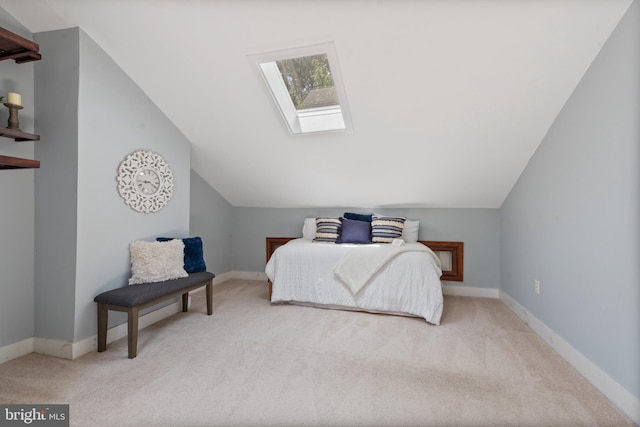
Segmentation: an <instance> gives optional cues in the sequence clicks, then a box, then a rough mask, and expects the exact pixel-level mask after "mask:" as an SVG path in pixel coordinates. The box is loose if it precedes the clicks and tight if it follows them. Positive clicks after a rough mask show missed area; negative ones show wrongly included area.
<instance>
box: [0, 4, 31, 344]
mask: <svg viewBox="0 0 640 427" xmlns="http://www.w3.org/2000/svg"><path fill="white" fill-rule="evenodd" d="M0 27H3V28H6V29H7V30H10V31H13V32H15V33H17V34H19V35H21V36H23V37H25V38H28V39H31V33H29V32H28V31H27V30H26V29H25V28H24V27H23V26H22V25H20V24H19V23H18V22H17V21H15V20H14V19H13V18H12V17H11V16H10V15H9V14H7V13H6V12H5V11H4V10H3V9H0ZM10 91H11V92H17V93H20V94H21V95H22V104H23V105H24V109H23V110H20V113H19V119H20V128H21V129H22V130H24V131H25V132H30V133H37V129H34V119H33V117H34V105H35V104H34V99H33V98H34V95H33V63H27V64H16V63H15V62H14V61H12V60H7V61H0V95H1V96H5V97H6V93H7V92H10ZM8 117H9V113H8V110H7V109H6V108H5V107H4V106H0V126H2V127H6V126H7V119H8ZM34 144H39V142H38V143H34V142H15V141H14V140H12V139H8V138H0V155H3V156H12V157H21V158H27V159H33V158H34ZM36 173H38V172H37V170H34V169H24V170H5V171H0V207H1V208H0V236H2V237H1V238H0V347H3V346H5V345H9V344H12V343H14V342H18V341H22V340H24V339H27V338H31V337H33V334H34V328H35V326H34V306H33V298H34V293H35V284H34V270H33V268H34V255H33V254H34V246H33V245H34V243H33V240H34V229H33V223H34V215H35V213H34V212H35V211H34V210H35V207H34V188H33V186H34V177H35V174H36ZM9 326H10V327H9Z"/></svg>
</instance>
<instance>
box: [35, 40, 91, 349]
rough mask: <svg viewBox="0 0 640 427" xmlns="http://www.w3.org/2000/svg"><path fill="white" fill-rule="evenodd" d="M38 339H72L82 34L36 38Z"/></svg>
mask: <svg viewBox="0 0 640 427" xmlns="http://www.w3.org/2000/svg"><path fill="white" fill-rule="evenodd" d="M34 40H35V41H36V42H38V43H40V50H41V52H42V53H43V54H42V60H41V61H38V62H36V63H35V89H36V99H35V103H36V117H37V121H36V123H37V125H38V131H39V132H40V134H41V140H40V141H39V142H38V143H37V145H36V149H35V153H36V157H37V158H38V159H40V169H39V170H38V172H37V175H36V183H35V194H36V221H35V239H36V240H35V260H36V261H35V282H36V293H35V313H36V319H35V322H36V330H35V336H36V337H43V338H50V339H60V340H66V341H72V340H73V324H74V304H75V282H76V243H77V228H76V223H77V208H78V207H77V182H78V81H79V66H80V62H79V50H78V46H79V38H78V30H77V29H75V30H65V31H53V32H48V33H40V34H35V35H34Z"/></svg>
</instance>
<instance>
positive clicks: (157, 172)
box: [116, 150, 173, 213]
mask: <svg viewBox="0 0 640 427" xmlns="http://www.w3.org/2000/svg"><path fill="white" fill-rule="evenodd" d="M116 179H117V181H118V192H119V193H120V196H121V197H122V198H123V199H124V202H125V203H126V204H127V205H129V207H130V208H131V209H133V210H135V211H138V212H144V213H151V212H157V211H159V210H160V209H162V208H163V207H164V206H165V205H166V204H167V202H169V199H171V195H172V194H173V173H172V172H171V168H170V167H169V165H168V164H167V162H166V161H165V160H164V159H163V158H162V156H161V155H159V154H157V153H154V152H152V151H146V150H138V151H134V152H133V153H131V154H129V155H128V156H127V157H126V158H125V159H124V160H123V161H122V163H120V167H118V176H117V177H116Z"/></svg>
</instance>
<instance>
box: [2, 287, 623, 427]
mask: <svg viewBox="0 0 640 427" xmlns="http://www.w3.org/2000/svg"><path fill="white" fill-rule="evenodd" d="M214 306H215V311H214V313H213V315H212V316H206V315H205V314H204V312H205V309H204V294H203V293H197V294H195V295H194V297H193V307H192V308H191V311H190V312H188V313H180V314H177V315H175V316H172V317H171V318H168V319H165V320H163V321H162V322H159V323H157V324H155V325H152V326H150V327H148V328H147V329H144V330H142V331H141V332H140V336H139V341H138V357H137V358H136V359H133V360H130V359H128V358H127V348H126V347H127V342H126V338H125V339H122V340H119V341H117V342H114V343H111V344H110V345H109V347H108V349H107V351H106V352H104V353H91V354H87V355H85V356H83V357H81V358H79V359H76V360H74V361H70V360H63V359H58V358H54V357H49V356H43V355H38V354H29V355H26V356H23V357H20V358H18V359H15V360H12V361H9V362H7V363H5V364H2V365H0V402H3V403H32V404H43V403H44V404H47V403H48V404H54V403H68V404H70V418H71V425H72V426H89V425H91V426H93V425H95V426H141V425H149V426H254V425H256V426H257V425H260V426H304V425H325V426H431V425H434V426H446V425H452V426H453V425H456V426H476V425H477V426H485V425H486V426H488V425H505V426H506V425H508V426H518V425H520V426H538V425H541V426H542V425H546V426H577V425H585V426H624V425H633V423H632V422H631V421H630V420H629V419H627V418H626V417H625V416H624V415H622V414H621V413H620V412H619V411H618V410H617V409H616V408H615V407H614V406H613V405H612V404H611V403H610V402H609V401H608V400H607V399H606V398H605V397H604V396H603V395H602V394H601V393H600V392H598V391H597V390H596V389H595V388H594V387H592V386H591V385H590V384H589V383H588V382H587V381H586V380H585V379H584V378H583V377H582V376H581V375H580V374H578V373H577V372H576V371H575V370H574V369H573V368H572V367H571V366H570V365H568V364H567V363H566V362H565V361H564V360H563V359H562V358H561V357H560V356H559V355H558V354H557V353H555V352H554V351H553V350H552V349H551V348H550V347H548V346H547V345H546V344H545V343H544V342H543V341H542V340H541V339H540V338H539V337H538V336H537V335H536V334H535V333H534V332H532V331H531V330H530V329H529V328H528V327H527V326H526V325H524V324H523V323H522V322H521V321H520V320H519V319H518V318H517V317H516V316H515V315H514V314H513V313H512V312H511V311H510V310H509V309H508V308H507V307H506V306H504V305H503V304H502V303H501V302H500V301H498V300H492V299H482V298H464V297H451V296H448V297H446V298H445V310H444V316H443V322H442V325H440V326H433V325H429V324H427V323H425V322H424V320H420V319H415V318H405V317H397V316H386V315H375V314H367V313H358V312H346V311H337V310H324V309H317V308H309V307H300V306H294V305H271V304H270V303H269V302H268V288H267V285H266V283H265V282H248V281H237V280H234V281H228V282H225V283H222V284H220V285H218V286H216V287H215V291H214Z"/></svg>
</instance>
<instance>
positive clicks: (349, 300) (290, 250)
mask: <svg viewBox="0 0 640 427" xmlns="http://www.w3.org/2000/svg"><path fill="white" fill-rule="evenodd" d="M285 240H289V241H288V242H286V243H284V241H285ZM394 241H395V244H388V243H387V244H376V243H373V244H352V243H342V244H336V243H335V242H331V241H328V242H324V241H314V240H312V239H308V238H296V239H292V240H290V239H282V241H281V243H284V244H281V245H279V246H278V247H277V248H274V249H273V253H272V254H271V253H269V252H268V253H267V258H268V262H267V265H266V267H265V272H266V274H267V277H268V279H269V281H270V284H271V297H270V298H271V302H272V303H294V304H300V305H309V306H314V307H322V308H334V309H347V310H357V311H367V312H372V313H387V314H395V315H402V316H411V317H419V318H423V319H424V320H426V321H427V322H428V323H431V324H433V325H439V324H440V319H441V316H442V310H443V296H442V284H441V281H440V277H441V275H442V270H441V264H440V260H439V257H438V256H437V255H436V254H435V253H434V252H433V251H432V250H431V249H429V248H428V247H427V246H426V245H424V244H422V243H420V242H411V243H406V242H405V241H404V240H401V239H394ZM269 250H270V249H269V248H268V249H267V251H269Z"/></svg>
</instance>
